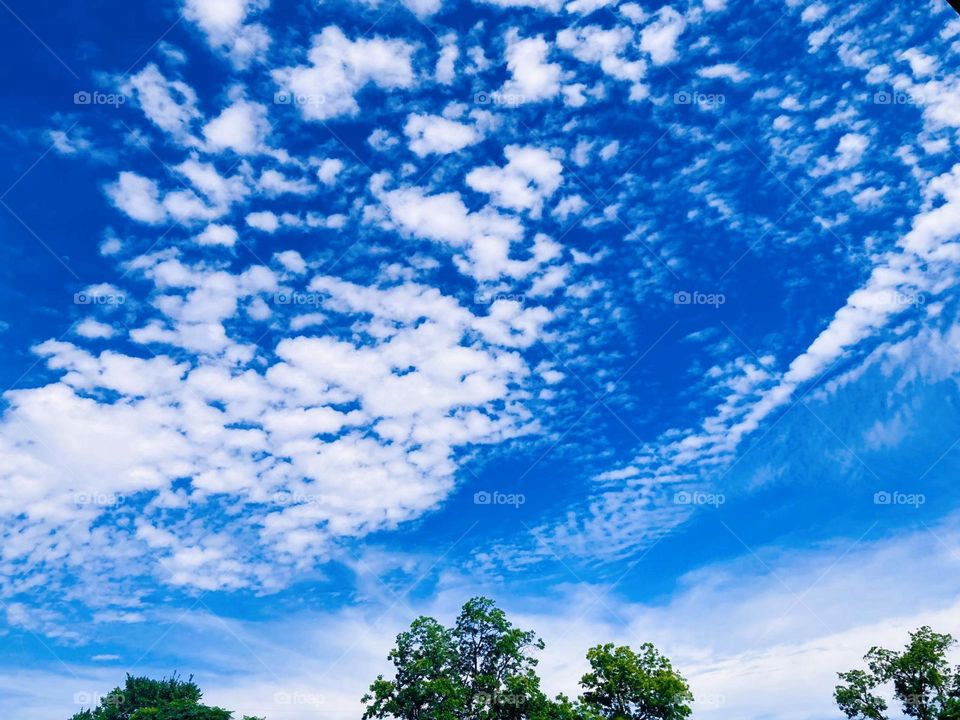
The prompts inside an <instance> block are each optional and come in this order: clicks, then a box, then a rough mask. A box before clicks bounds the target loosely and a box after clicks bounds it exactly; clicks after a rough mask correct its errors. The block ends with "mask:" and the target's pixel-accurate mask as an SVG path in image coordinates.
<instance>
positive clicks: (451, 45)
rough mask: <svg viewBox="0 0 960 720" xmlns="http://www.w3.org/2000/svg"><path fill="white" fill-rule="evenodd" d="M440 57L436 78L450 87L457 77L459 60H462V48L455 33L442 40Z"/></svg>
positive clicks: (435, 73) (435, 72) (438, 58)
mask: <svg viewBox="0 0 960 720" xmlns="http://www.w3.org/2000/svg"><path fill="white" fill-rule="evenodd" d="M441 41H442V45H441V47H440V55H439V56H438V57H437V66H436V69H435V70H434V77H435V78H436V80H437V82H438V83H440V84H441V85H450V84H451V83H452V82H453V81H454V80H455V79H456V77H457V60H458V59H459V58H460V48H459V47H457V36H456V35H455V34H454V33H450V34H448V35H444V36H443V38H441Z"/></svg>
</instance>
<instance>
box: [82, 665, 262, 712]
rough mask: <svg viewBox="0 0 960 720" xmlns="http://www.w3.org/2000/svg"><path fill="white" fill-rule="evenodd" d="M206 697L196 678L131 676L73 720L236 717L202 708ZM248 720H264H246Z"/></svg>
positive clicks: (213, 708) (217, 709) (216, 710)
mask: <svg viewBox="0 0 960 720" xmlns="http://www.w3.org/2000/svg"><path fill="white" fill-rule="evenodd" d="M202 697H203V693H202V692H201V691H200V688H199V687H198V686H197V684H196V683H195V682H193V676H191V677H189V678H188V679H186V680H183V679H181V678H180V677H178V676H177V675H176V674H174V675H172V676H171V677H169V678H163V679H161V680H153V679H151V678H148V677H134V676H133V675H129V674H128V675H127V679H126V682H125V683H124V685H123V687H122V688H121V687H116V688H114V689H113V690H111V691H110V692H109V693H107V694H106V695H105V696H103V698H102V699H101V700H100V702H99V703H98V705H97V707H95V708H92V709H87V710H81V711H80V712H78V713H76V714H75V715H74V716H73V717H72V718H71V720H232V719H233V713H232V712H230V711H229V710H224V709H223V708H218V707H210V706H208V705H203V704H201V702H200V700H201V698H202ZM244 720H263V718H252V717H249V716H244Z"/></svg>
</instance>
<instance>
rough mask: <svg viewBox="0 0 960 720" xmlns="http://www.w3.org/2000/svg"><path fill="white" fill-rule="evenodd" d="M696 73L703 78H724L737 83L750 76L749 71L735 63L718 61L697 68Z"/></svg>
mask: <svg viewBox="0 0 960 720" xmlns="http://www.w3.org/2000/svg"><path fill="white" fill-rule="evenodd" d="M697 75H699V76H700V77H704V78H711V79H712V78H725V79H727V80H730V81H731V82H735V83H739V82H743V81H744V80H746V79H747V78H748V77H750V73H748V72H746V71H745V70H742V69H741V68H740V67H739V66H738V65H736V64H735V63H719V64H717V65H710V66H709V67H703V68H700V69H699V70H697Z"/></svg>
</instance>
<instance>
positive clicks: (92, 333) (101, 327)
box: [75, 318, 116, 339]
mask: <svg viewBox="0 0 960 720" xmlns="http://www.w3.org/2000/svg"><path fill="white" fill-rule="evenodd" d="M75 332H76V333H77V335H80V336H81V337H85V338H88V339H105V338H111V337H113V336H114V334H115V332H116V331H115V330H114V329H113V326H112V325H107V324H106V323H102V322H99V321H97V320H94V319H93V318H86V319H84V320H83V321H81V322H80V323H79V324H78V325H77V327H76V329H75Z"/></svg>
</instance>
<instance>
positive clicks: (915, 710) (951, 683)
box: [834, 626, 960, 720]
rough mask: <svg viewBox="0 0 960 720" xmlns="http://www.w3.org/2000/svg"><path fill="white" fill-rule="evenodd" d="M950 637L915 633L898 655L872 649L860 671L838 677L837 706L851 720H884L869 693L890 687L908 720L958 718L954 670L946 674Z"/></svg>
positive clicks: (958, 682) (957, 671)
mask: <svg viewBox="0 0 960 720" xmlns="http://www.w3.org/2000/svg"><path fill="white" fill-rule="evenodd" d="M954 643H955V641H954V639H953V637H951V636H950V635H945V634H941V633H935V632H933V630H931V629H930V628H929V627H927V626H924V627H921V628H920V629H919V630H917V631H916V632H912V633H910V642H909V643H907V646H906V647H905V648H904V649H903V650H902V651H896V650H887V649H885V648H881V647H873V648H870V650H869V651H868V652H867V654H866V655H864V656H863V659H864V660H865V661H866V664H867V669H866V670H850V671H848V672H842V673H838V677H839V678H840V680H841V681H842V683H841V684H840V685H837V687H836V689H835V691H834V698H835V700H836V702H837V706H838V707H839V708H840V710H841V711H842V712H843V713H844V714H845V715H846V716H847V717H848V718H852V719H856V720H886V719H887V714H886V713H887V703H886V702H885V701H884V700H883V699H882V698H881V697H880V696H879V695H877V694H876V693H875V692H874V691H875V690H877V689H878V688H880V687H883V686H887V685H890V686H892V690H893V696H894V697H895V698H896V700H897V701H898V702H899V703H900V705H901V706H902V708H903V712H904V714H905V715H907V716H908V717H912V718H917V720H956V719H957V718H960V668H951V667H950V664H949V663H948V661H947V657H946V654H947V650H949V649H950V647H951V646H952V645H953V644H954Z"/></svg>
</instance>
